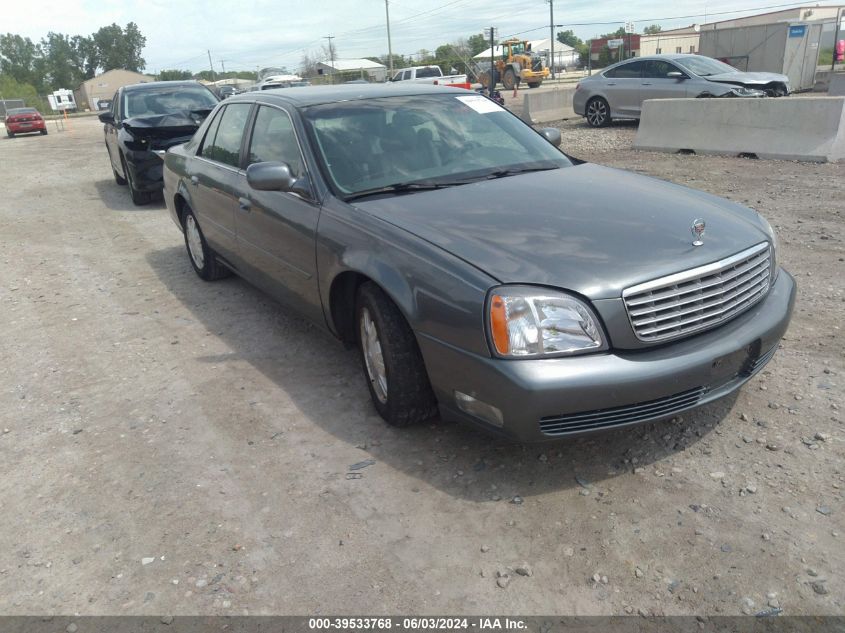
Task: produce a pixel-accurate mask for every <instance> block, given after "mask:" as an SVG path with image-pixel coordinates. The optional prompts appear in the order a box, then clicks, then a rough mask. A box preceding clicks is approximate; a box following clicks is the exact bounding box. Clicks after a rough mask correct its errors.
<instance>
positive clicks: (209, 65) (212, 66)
mask: <svg viewBox="0 0 845 633" xmlns="http://www.w3.org/2000/svg"><path fill="white" fill-rule="evenodd" d="M207 52H208V67H209V68H210V69H211V81H214V64H212V63H211V51H207Z"/></svg>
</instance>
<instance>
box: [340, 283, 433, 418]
mask: <svg viewBox="0 0 845 633" xmlns="http://www.w3.org/2000/svg"><path fill="white" fill-rule="evenodd" d="M355 313H356V322H357V328H356V330H357V335H358V346H359V348H360V351H361V361H362V365H363V368H364V375H365V376H366V378H367V386H368V387H369V390H370V396H371V397H372V399H373V404H374V405H375V407H376V410H377V411H378V413H379V415H380V416H381V417H382V418H384V420H385V422H387V423H388V424H390V425H391V426H400V427H401V426H408V425H411V424H414V423H416V422H422V421H423V420H427V419H428V418H430V417H432V416H433V415H435V414H436V412H437V401H436V399H435V397H434V392H433V391H432V390H431V384H430V383H429V380H428V373H427V372H426V370H425V364H424V363H423V359H422V354H421V353H420V350H419V347H418V346H417V340H416V338H415V337H414V333H413V331H412V330H411V328H410V327H409V326H408V323H407V321H405V317H404V316H402V313H401V312H400V311H399V309H398V308H397V307H396V305H395V304H394V303H393V302H392V301H391V300H390V298H389V297H388V296H387V295H386V294H385V293H384V292H383V291H382V290H381V289H380V288H379V287H378V286H376V285H375V284H374V283H372V282H367V283H365V284H364V285H362V286H361V288H360V290H359V291H358V301H357V305H356V310H355Z"/></svg>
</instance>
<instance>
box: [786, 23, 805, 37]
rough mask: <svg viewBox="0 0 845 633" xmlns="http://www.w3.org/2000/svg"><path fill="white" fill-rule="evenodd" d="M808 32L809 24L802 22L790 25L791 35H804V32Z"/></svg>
mask: <svg viewBox="0 0 845 633" xmlns="http://www.w3.org/2000/svg"><path fill="white" fill-rule="evenodd" d="M806 32H807V25H806V24H801V25H799V26H790V27H789V37H804V33H806Z"/></svg>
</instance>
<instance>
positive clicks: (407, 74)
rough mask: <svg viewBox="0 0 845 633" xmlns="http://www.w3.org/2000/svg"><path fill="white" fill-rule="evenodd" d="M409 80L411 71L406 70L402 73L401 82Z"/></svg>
mask: <svg viewBox="0 0 845 633" xmlns="http://www.w3.org/2000/svg"><path fill="white" fill-rule="evenodd" d="M410 78H411V71H410V70H406V71H405V72H403V73H402V81H406V80H408V79H410Z"/></svg>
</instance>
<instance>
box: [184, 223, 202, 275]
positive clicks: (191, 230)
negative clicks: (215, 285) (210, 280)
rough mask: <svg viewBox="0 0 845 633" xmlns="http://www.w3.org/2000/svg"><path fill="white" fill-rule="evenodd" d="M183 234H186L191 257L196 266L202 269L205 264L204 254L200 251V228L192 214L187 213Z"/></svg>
mask: <svg viewBox="0 0 845 633" xmlns="http://www.w3.org/2000/svg"><path fill="white" fill-rule="evenodd" d="M185 235H187V236H188V250H189V251H190V253H191V259H193V260H194V264H195V265H196V267H197V268H199V269H200V270H202V268H203V266H205V255H204V254H203V251H202V237H201V236H200V229H199V227H198V226H197V221H196V219H195V218H194V216H193V214H190V215H188V218H187V219H186V220H185Z"/></svg>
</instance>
